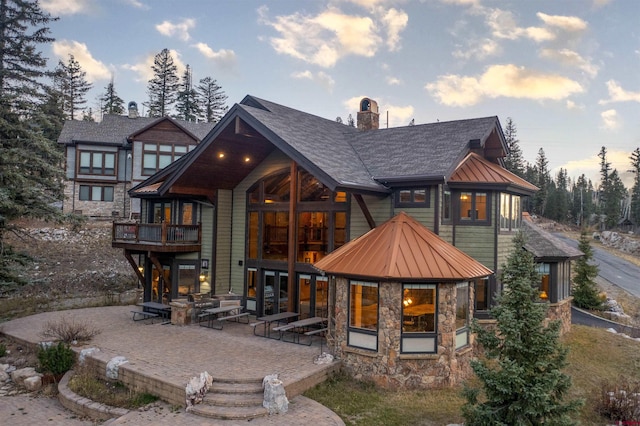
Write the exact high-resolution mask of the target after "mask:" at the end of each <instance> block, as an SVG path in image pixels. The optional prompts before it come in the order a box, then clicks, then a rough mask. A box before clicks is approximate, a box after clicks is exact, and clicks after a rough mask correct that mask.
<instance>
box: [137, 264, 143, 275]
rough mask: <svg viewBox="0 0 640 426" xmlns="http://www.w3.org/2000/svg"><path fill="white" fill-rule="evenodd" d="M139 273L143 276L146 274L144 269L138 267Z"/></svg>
mask: <svg viewBox="0 0 640 426" xmlns="http://www.w3.org/2000/svg"><path fill="white" fill-rule="evenodd" d="M138 271H140V273H141V274H144V267H143V266H138Z"/></svg>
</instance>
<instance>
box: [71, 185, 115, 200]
mask: <svg viewBox="0 0 640 426" xmlns="http://www.w3.org/2000/svg"><path fill="white" fill-rule="evenodd" d="M78 199H79V200H80V201H113V186H99V185H80V193H79V194H78Z"/></svg>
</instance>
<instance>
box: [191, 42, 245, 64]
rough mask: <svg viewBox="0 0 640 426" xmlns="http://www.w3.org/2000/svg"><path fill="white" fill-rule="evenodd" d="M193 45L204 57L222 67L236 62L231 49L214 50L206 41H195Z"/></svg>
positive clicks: (234, 54)
mask: <svg viewBox="0 0 640 426" xmlns="http://www.w3.org/2000/svg"><path fill="white" fill-rule="evenodd" d="M193 46H194V47H195V48H196V49H198V50H199V51H200V53H202V54H203V55H204V56H205V57H206V58H208V59H211V60H213V61H214V62H215V63H217V64H218V65H220V66H222V67H225V68H230V67H233V66H234V65H235V63H236V53H235V52H234V51H233V50H227V49H220V50H218V51H217V52H216V51H215V50H213V49H212V48H210V47H209V45H208V44H206V43H196V44H194V45H193Z"/></svg>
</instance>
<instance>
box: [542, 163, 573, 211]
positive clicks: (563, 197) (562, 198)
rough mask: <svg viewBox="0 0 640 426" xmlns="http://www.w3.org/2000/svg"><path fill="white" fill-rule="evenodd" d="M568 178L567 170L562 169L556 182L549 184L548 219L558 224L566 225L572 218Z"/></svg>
mask: <svg viewBox="0 0 640 426" xmlns="http://www.w3.org/2000/svg"><path fill="white" fill-rule="evenodd" d="M567 185H568V177H567V171H566V170H565V169H562V168H561V169H560V171H558V174H557V175H556V179H555V181H551V183H550V184H549V196H548V202H547V214H546V217H548V218H549V219H552V220H555V221H556V222H562V223H565V222H566V221H567V219H568V218H569V216H570V213H569V192H568V190H567Z"/></svg>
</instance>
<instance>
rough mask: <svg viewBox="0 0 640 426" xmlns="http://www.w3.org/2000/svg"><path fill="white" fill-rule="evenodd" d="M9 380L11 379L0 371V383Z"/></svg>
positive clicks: (7, 374)
mask: <svg viewBox="0 0 640 426" xmlns="http://www.w3.org/2000/svg"><path fill="white" fill-rule="evenodd" d="M10 379H11V377H9V373H7V372H6V371H4V370H2V369H0V383H5V382H8V381H9V380H10Z"/></svg>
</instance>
